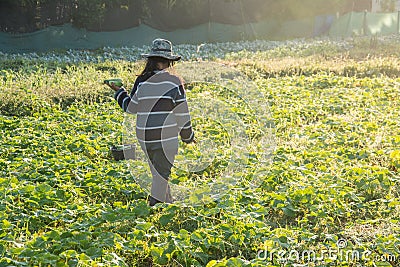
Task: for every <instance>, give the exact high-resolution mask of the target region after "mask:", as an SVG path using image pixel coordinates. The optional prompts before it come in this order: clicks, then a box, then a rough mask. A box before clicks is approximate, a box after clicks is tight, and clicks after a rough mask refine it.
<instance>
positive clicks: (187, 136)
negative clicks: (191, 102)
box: [173, 85, 194, 143]
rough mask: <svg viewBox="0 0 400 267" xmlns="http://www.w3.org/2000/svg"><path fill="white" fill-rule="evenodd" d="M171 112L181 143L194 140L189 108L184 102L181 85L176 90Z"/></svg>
mask: <svg viewBox="0 0 400 267" xmlns="http://www.w3.org/2000/svg"><path fill="white" fill-rule="evenodd" d="M173 111H174V114H175V117H176V122H177V124H178V128H179V134H180V136H181V139H182V141H183V142H185V143H191V142H192V141H193V140H194V132H193V129H192V123H191V119H190V113H189V107H188V104H187V101H186V93H185V90H184V88H183V86H182V85H180V86H179V88H178V90H177V94H176V97H175V107H174V110H173Z"/></svg>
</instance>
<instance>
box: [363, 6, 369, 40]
mask: <svg viewBox="0 0 400 267" xmlns="http://www.w3.org/2000/svg"><path fill="white" fill-rule="evenodd" d="M367 26H368V25H367V10H365V11H364V19H363V28H362V31H363V32H362V35H367V31H368V27H367Z"/></svg>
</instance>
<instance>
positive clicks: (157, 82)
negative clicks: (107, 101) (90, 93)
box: [115, 70, 194, 145]
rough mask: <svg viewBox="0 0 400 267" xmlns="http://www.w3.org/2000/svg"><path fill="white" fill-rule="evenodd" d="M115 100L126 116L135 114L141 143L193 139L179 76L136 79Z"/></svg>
mask: <svg viewBox="0 0 400 267" xmlns="http://www.w3.org/2000/svg"><path fill="white" fill-rule="evenodd" d="M115 99H116V100H117V102H118V104H119V105H120V106H121V108H122V109H123V110H124V111H125V112H128V113H131V114H137V121H136V136H137V138H138V141H139V142H141V143H143V144H146V145H148V144H161V143H162V142H167V141H173V140H175V141H177V139H178V135H180V136H181V139H182V141H183V142H185V143H190V142H192V141H193V139H194V132H193V130H192V125H191V120H190V114H189V108H188V105H187V102H186V93H185V90H184V87H183V84H182V81H181V80H180V79H179V77H177V76H175V75H172V74H170V73H169V72H167V71H165V70H163V71H160V72H157V73H155V74H153V75H147V76H139V77H138V78H137V79H136V81H135V85H134V86H133V89H132V92H131V94H130V95H128V93H127V91H126V90H125V89H124V88H121V89H120V90H118V91H117V92H116V93H115Z"/></svg>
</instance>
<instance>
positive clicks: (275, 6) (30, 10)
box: [0, 0, 371, 32]
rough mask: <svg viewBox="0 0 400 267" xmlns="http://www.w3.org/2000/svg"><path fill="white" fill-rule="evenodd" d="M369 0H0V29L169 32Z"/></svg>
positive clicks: (343, 8) (353, 6) (347, 7)
mask: <svg viewBox="0 0 400 267" xmlns="http://www.w3.org/2000/svg"><path fill="white" fill-rule="evenodd" d="M370 2H371V1H370V0H330V1H326V0H303V1H298V0H0V31H3V32H32V31H36V30H39V29H42V28H45V27H48V26H51V25H60V24H65V23H72V25H73V26H75V27H78V28H85V29H87V30H90V31H116V30H122V29H126V28H131V27H135V26H138V25H139V24H141V23H145V24H147V25H149V26H151V27H153V28H156V29H159V30H163V31H172V30H175V29H179V28H189V27H193V26H196V25H199V24H203V23H207V22H210V21H211V22H218V23H225V24H243V23H249V22H256V21H262V20H267V19H277V20H291V19H299V18H304V17H313V16H316V15H323V14H332V13H337V12H339V13H345V12H348V11H363V10H365V9H368V8H370Z"/></svg>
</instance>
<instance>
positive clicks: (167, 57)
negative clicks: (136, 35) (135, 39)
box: [142, 53, 182, 61]
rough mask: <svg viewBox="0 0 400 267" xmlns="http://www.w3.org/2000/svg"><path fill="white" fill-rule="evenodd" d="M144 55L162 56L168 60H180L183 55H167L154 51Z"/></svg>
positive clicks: (143, 55)
mask: <svg viewBox="0 0 400 267" xmlns="http://www.w3.org/2000/svg"><path fill="white" fill-rule="evenodd" d="M142 57H147V58H149V57H162V58H165V59H168V60H172V61H178V60H180V59H181V58H182V57H181V56H178V55H165V54H154V53H150V54H142Z"/></svg>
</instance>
